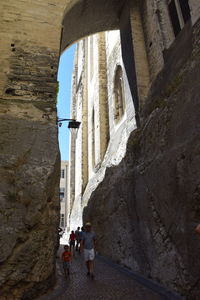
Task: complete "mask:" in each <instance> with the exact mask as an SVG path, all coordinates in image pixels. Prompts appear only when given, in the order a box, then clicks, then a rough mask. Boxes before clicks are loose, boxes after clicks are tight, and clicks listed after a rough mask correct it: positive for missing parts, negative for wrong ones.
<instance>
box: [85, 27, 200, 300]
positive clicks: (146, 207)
mask: <svg viewBox="0 0 200 300" xmlns="http://www.w3.org/2000/svg"><path fill="white" fill-rule="evenodd" d="M199 32H200V23H197V24H196V26H195V27H194V28H193V31H192V36H191V40H190V41H191V43H190V44H187V45H188V47H189V48H190V49H189V50H188V51H187V55H185V56H184V55H183V58H182V61H181V58H180V59H179V61H177V60H176V59H177V58H176V55H175V56H174V61H173V59H172V61H168V63H167V64H166V67H165V68H164V70H163V71H162V72H161V73H160V75H159V76H158V78H157V81H156V82H155V84H154V85H153V86H152V88H151V93H150V95H149V98H148V100H147V103H148V101H149V105H148V104H147V105H146V106H145V108H144V112H143V115H144V119H143V125H142V127H141V129H139V130H136V131H134V132H133V133H132V134H131V136H130V138H129V142H128V146H127V153H126V156H125V158H124V159H123V160H122V162H121V163H120V164H119V166H116V167H111V168H109V169H107V170H106V174H105V177H104V180H103V181H102V182H101V183H100V184H99V186H98V187H97V188H96V190H95V191H93V193H92V195H91V197H90V199H89V202H88V205H87V206H86V207H85V210H84V221H86V220H90V221H91V222H92V223H93V225H94V228H95V230H96V232H97V236H98V245H97V247H98V251H99V252H100V253H101V254H103V255H106V256H108V257H110V258H112V259H113V260H114V261H116V262H119V263H121V264H123V265H125V266H127V267H129V268H131V269H133V270H136V271H139V272H140V273H143V274H144V275H146V276H148V277H150V278H153V279H154V280H156V281H160V282H162V283H163V284H164V285H166V286H168V287H170V288H172V289H174V290H176V291H178V292H180V293H182V294H184V295H186V296H187V297H188V299H198V296H199V290H200V285H199V269H200V264H199V262H200V261H199V251H200V239H199V236H198V235H197V234H196V232H195V227H196V224H197V223H199V219H200V209H199V203H200V193H199V190H200V182H199V177H200V171H199V165H200V155H199V149H200V142H199V141H200V128H199V118H200V109H199V107H200V106H199V78H200V59H199V58H200V48H199ZM177 43H179V41H177ZM177 49H178V48H177ZM170 57H171V58H172V56H170ZM176 62H177V64H176ZM161 87H162V89H161ZM86 196H87V195H85V197H86ZM83 199H84V196H83ZM84 201H86V202H87V200H86V198H85V199H84Z"/></svg>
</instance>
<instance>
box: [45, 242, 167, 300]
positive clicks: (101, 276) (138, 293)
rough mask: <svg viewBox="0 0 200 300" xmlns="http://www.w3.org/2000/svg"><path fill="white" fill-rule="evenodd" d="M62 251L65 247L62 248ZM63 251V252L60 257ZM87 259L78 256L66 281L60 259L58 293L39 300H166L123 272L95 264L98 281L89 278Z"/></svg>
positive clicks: (100, 261) (96, 262)
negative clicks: (86, 265)
mask: <svg viewBox="0 0 200 300" xmlns="http://www.w3.org/2000/svg"><path fill="white" fill-rule="evenodd" d="M61 247H62V246H61ZM61 252H62V250H61V249H60V250H59V255H60V253H61ZM86 273H87V272H86V267H85V263H84V261H83V258H82V257H81V256H79V254H78V253H76V256H75V257H74V258H73V261H72V264H71V272H70V277H69V278H68V279H66V278H65V277H64V274H63V270H62V263H61V260H60V258H58V261H57V277H58V282H57V286H56V287H55V289H54V290H53V291H52V292H51V293H49V294H48V295H45V296H43V297H41V298H39V300H67V299H70V300H77V299H81V300H122V299H123V300H133V299H135V300H161V299H164V298H163V297H161V296H159V295H157V294H155V293H154V292H152V291H151V290H149V289H147V288H145V287H143V286H142V285H140V284H138V283H137V282H136V281H134V280H133V279H132V278H130V276H127V275H126V274H124V273H123V272H120V270H116V269H115V268H113V267H112V266H111V265H108V264H106V263H105V262H104V261H102V260H101V259H99V258H96V260H95V279H94V280H92V279H90V278H88V277H87V276H86Z"/></svg>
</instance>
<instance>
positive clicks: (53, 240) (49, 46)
mask: <svg viewBox="0 0 200 300" xmlns="http://www.w3.org/2000/svg"><path fill="white" fill-rule="evenodd" d="M64 2H65V1H59V3H58V1H55V0H52V1H40V0H36V1H25V2H24V1H21V0H19V1H17V2H16V1H14V0H9V1H1V3H0V14H1V24H0V32H1V34H0V45H1V56H0V64H1V72H0V122H1V125H0V178H1V180H0V203H1V205H0V206H1V209H0V236H1V238H0V248H1V253H0V262H1V265H0V298H1V299H2V300H3V299H9V300H12V299H34V297H35V296H36V295H37V294H39V293H41V292H44V291H45V289H47V288H48V287H49V286H50V285H52V283H53V281H54V268H55V252H56V249H57V246H58V240H57V226H58V224H59V198H58V194H59V193H58V192H59V190H58V187H59V168H60V167H59V149H58V142H57V125H56V93H57V82H56V77H57V63H58V56H59V39H60V30H61V26H60V23H61V18H62V13H63V10H64V5H65V3H64ZM8 295H9V296H8Z"/></svg>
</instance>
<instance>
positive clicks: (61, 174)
mask: <svg viewBox="0 0 200 300" xmlns="http://www.w3.org/2000/svg"><path fill="white" fill-rule="evenodd" d="M60 177H61V178H65V170H64V169H62V170H61V171H60Z"/></svg>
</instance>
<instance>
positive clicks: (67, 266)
mask: <svg viewBox="0 0 200 300" xmlns="http://www.w3.org/2000/svg"><path fill="white" fill-rule="evenodd" d="M69 266H70V262H69V261H63V268H64V269H69Z"/></svg>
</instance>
